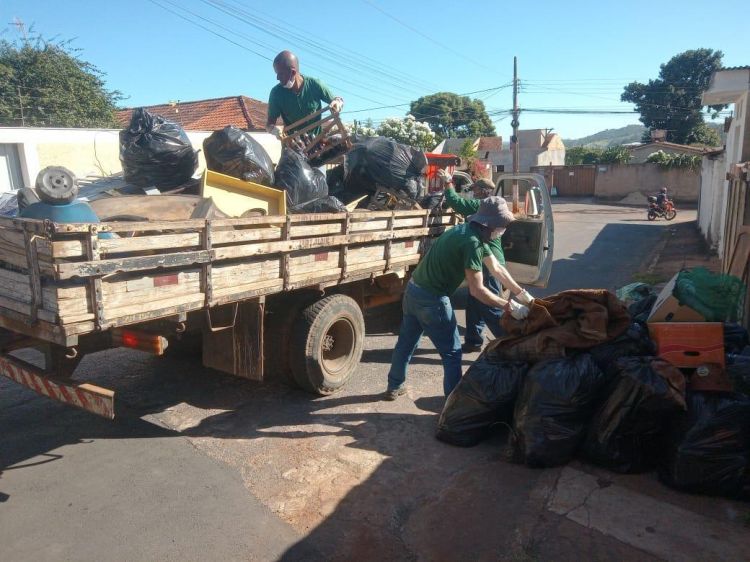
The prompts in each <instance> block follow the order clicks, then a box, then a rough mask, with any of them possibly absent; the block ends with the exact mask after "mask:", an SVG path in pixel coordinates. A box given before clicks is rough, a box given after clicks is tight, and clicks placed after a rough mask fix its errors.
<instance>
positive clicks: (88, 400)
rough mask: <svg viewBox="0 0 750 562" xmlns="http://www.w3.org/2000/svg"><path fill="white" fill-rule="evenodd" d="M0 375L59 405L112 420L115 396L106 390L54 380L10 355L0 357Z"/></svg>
mask: <svg viewBox="0 0 750 562" xmlns="http://www.w3.org/2000/svg"><path fill="white" fill-rule="evenodd" d="M0 374H2V375H4V376H6V377H8V378H9V379H11V380H13V381H15V382H17V383H18V384H21V385H23V386H25V387H27V388H30V389H31V390H33V391H34V392H36V393H38V394H41V395H42V396H47V397H48V398H52V399H53V400H57V401H58V402H63V403H64V404H70V405H71V406H76V407H77V408H81V409H82V410H86V411H87V412H91V413H92V414H96V415H98V416H102V417H105V418H107V419H110V420H111V419H114V417H115V393H114V392H113V391H111V390H107V389H106V388H101V387H99V386H95V385H93V384H88V383H80V384H78V383H73V382H72V381H69V380H65V381H63V380H60V379H53V378H52V377H50V376H49V375H46V374H45V373H44V371H42V370H41V369H39V368H38V367H35V366H33V365H31V364H29V363H26V362H25V361H22V360H20V359H17V358H15V357H11V356H10V355H0Z"/></svg>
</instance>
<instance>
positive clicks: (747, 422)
mask: <svg viewBox="0 0 750 562" xmlns="http://www.w3.org/2000/svg"><path fill="white" fill-rule="evenodd" d="M631 292H632V291H631ZM638 292H640V293H641V295H640V298H641V299H645V298H648V297H649V296H650V294H648V292H646V291H642V290H640V289H639V290H638ZM628 300H629V301H630V305H629V307H626V305H625V304H624V303H622V302H620V301H619V300H618V299H617V298H616V297H615V296H614V295H612V294H610V293H608V292H607V291H594V290H577V291H564V292H562V293H558V294H557V295H553V296H551V297H547V298H545V299H537V300H536V301H535V303H534V306H533V307H532V310H531V312H530V315H529V319H527V320H526V321H516V320H513V319H509V318H505V319H504V321H503V324H504V327H505V328H506V331H507V332H508V334H509V335H508V336H507V337H503V338H500V339H498V340H495V341H494V342H491V343H490V344H489V345H488V347H487V348H486V349H485V351H484V352H483V353H482V354H481V355H480V357H479V358H478V359H477V360H476V362H475V363H474V364H473V365H472V366H471V367H470V368H469V369H468V371H467V372H466V374H465V375H464V377H463V378H462V380H461V381H460V382H459V384H458V385H457V386H456V388H455V389H454V390H453V392H452V393H451V394H450V396H449V397H448V398H447V400H446V403H445V406H444V408H443V411H442V412H441V414H440V417H439V420H438V426H437V431H436V436H437V438H438V439H440V440H441V441H444V442H446V443H450V444H452V445H458V446H462V447H470V446H474V445H476V444H478V443H480V442H481V441H482V440H484V439H486V438H488V437H490V436H491V435H493V433H495V432H498V433H500V432H503V433H507V442H506V444H505V445H504V447H505V449H506V454H507V457H508V458H509V459H510V460H511V461H514V462H518V463H524V464H526V465H528V466H530V467H538V468H542V467H554V466H560V465H563V464H565V463H568V462H570V461H571V460H572V459H573V458H575V457H580V458H583V459H586V460H588V461H590V462H592V463H594V464H597V465H599V466H602V467H605V468H607V469H609V470H612V471H614V472H619V473H641V472H647V471H652V470H656V471H657V473H658V477H659V479H660V480H661V481H662V482H664V483H665V484H667V485H669V486H671V487H674V488H676V489H680V490H685V491H690V492H700V493H706V494H716V495H723V496H729V497H734V498H743V499H748V498H750V397H749V396H748V395H747V392H748V390H750V354H748V355H728V357H730V358H733V359H732V361H731V362H730V364H729V365H728V366H727V372H728V375H729V377H730V379H731V380H732V382H733V384H734V388H735V391H734V392H708V391H695V390H690V389H688V388H687V387H688V385H687V379H686V375H685V374H684V373H683V371H681V370H680V369H678V368H676V367H674V366H673V365H672V364H670V363H669V362H667V361H665V360H663V359H661V358H659V357H656V356H655V353H656V350H655V348H654V345H653V343H652V342H651V340H650V338H649V336H648V328H647V325H646V324H645V323H643V322H640V321H637V320H634V315H633V314H631V313H629V310H631V309H632V308H633V305H634V304H637V303H638V302H639V301H637V300H635V299H632V300H631V299H628ZM634 312H636V313H638V312H639V311H638V309H635V310H634ZM726 326H727V328H726V330H725V349H726V350H727V351H728V352H739V351H740V350H742V349H744V351H745V352H747V351H748V350H750V348H748V334H747V331H746V330H744V329H743V328H741V327H739V326H737V325H733V324H727V325H726Z"/></svg>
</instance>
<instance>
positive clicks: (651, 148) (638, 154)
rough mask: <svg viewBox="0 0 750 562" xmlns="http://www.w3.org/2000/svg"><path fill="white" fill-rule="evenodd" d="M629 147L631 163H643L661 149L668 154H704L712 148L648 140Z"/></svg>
mask: <svg viewBox="0 0 750 562" xmlns="http://www.w3.org/2000/svg"><path fill="white" fill-rule="evenodd" d="M627 149H628V151H629V152H630V164H643V163H645V162H646V161H647V160H648V157H649V156H651V155H652V154H653V153H654V152H659V151H660V150H661V151H662V152H666V153H667V154H688V155H690V156H703V155H704V154H705V153H706V152H709V151H710V150H711V149H707V148H701V147H697V146H688V145H686V144H677V143H674V142H666V141H653V142H647V143H645V144H639V145H637V146H628V147H627Z"/></svg>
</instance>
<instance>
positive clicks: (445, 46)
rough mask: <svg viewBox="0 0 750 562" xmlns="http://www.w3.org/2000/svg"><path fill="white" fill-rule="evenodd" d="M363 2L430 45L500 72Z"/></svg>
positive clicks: (481, 66)
mask: <svg viewBox="0 0 750 562" xmlns="http://www.w3.org/2000/svg"><path fill="white" fill-rule="evenodd" d="M362 1H363V2H364V3H365V4H367V5H368V6H370V7H371V8H374V9H375V10H377V11H378V12H380V13H381V14H383V15H384V16H386V17H387V18H390V19H392V20H393V21H395V22H396V23H398V24H399V25H401V26H403V27H405V28H406V29H408V30H409V31H412V32H414V33H416V34H417V35H419V36H420V37H423V38H424V39H426V40H427V41H429V42H430V43H432V44H434V45H437V46H438V47H440V48H442V49H444V50H446V51H448V52H449V53H453V54H454V55H456V56H457V57H460V58H462V59H463V60H465V61H468V62H470V63H472V64H474V65H476V66H478V67H480V68H483V69H484V70H489V71H490V72H498V71H497V70H496V69H494V68H490V67H489V66H487V65H484V64H482V63H480V62H478V61H477V60H476V59H473V58H471V57H468V56H466V55H464V54H463V53H461V52H459V51H457V50H455V49H453V48H452V47H449V46H448V45H445V44H444V43H441V42H440V41H438V40H437V39H434V38H432V37H430V36H429V35H427V34H425V33H423V32H422V31H421V30H420V29H417V28H416V27H414V26H412V25H409V24H408V23H406V22H405V21H403V20H401V19H399V18H397V17H396V16H394V15H393V14H391V13H389V12H386V11H385V10H384V9H383V8H381V7H380V6H378V5H377V4H375V3H374V2H372V1H371V0H362Z"/></svg>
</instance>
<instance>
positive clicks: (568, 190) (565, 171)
mask: <svg viewBox="0 0 750 562" xmlns="http://www.w3.org/2000/svg"><path fill="white" fill-rule="evenodd" d="M550 185H552V186H554V187H556V188H557V194H558V195H559V196H560V197H593V196H594V187H595V185H596V166H562V167H560V168H553V169H552V183H551V184H550Z"/></svg>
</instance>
